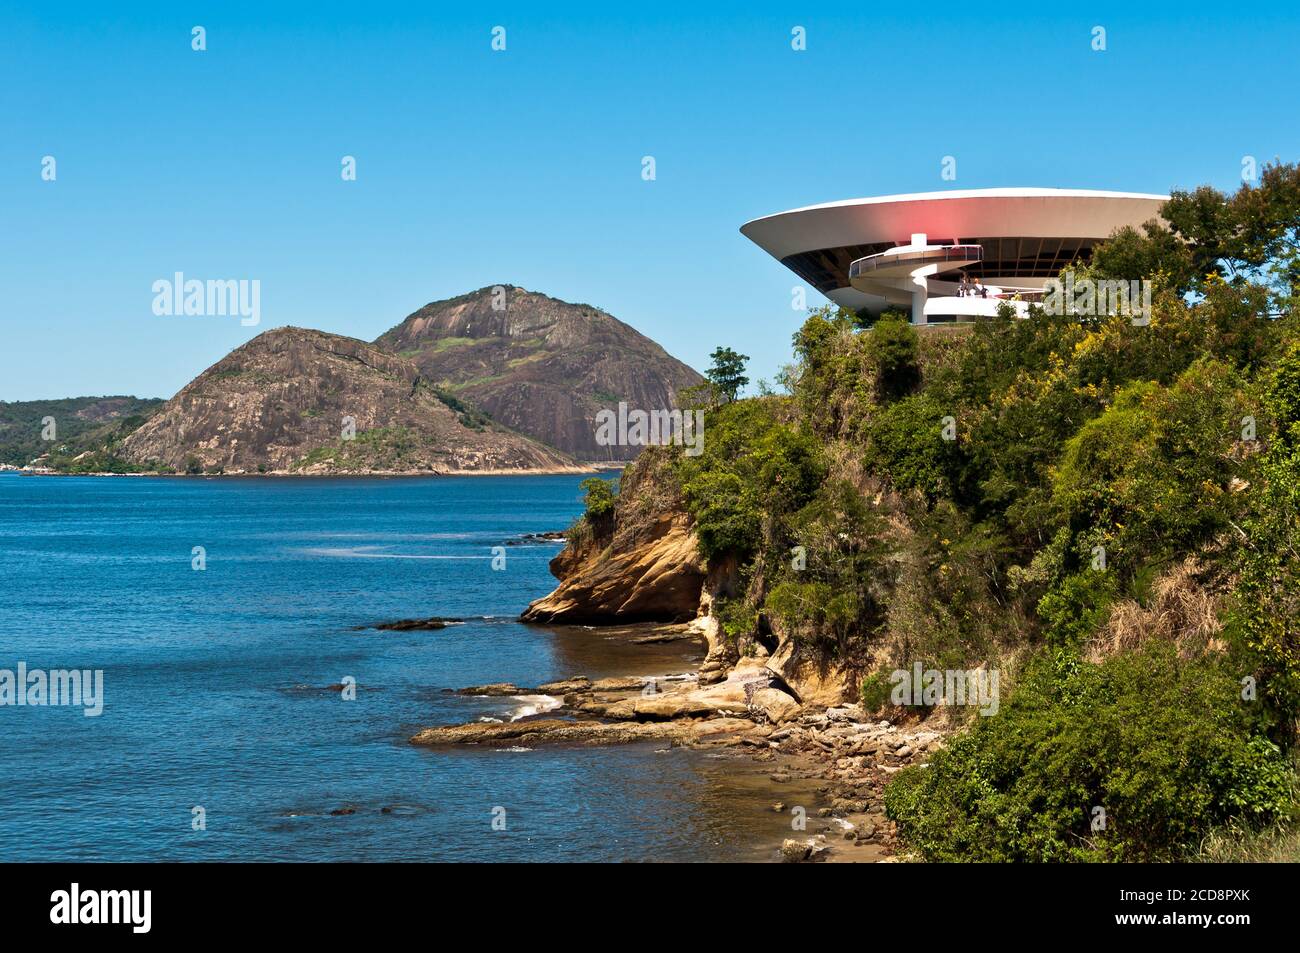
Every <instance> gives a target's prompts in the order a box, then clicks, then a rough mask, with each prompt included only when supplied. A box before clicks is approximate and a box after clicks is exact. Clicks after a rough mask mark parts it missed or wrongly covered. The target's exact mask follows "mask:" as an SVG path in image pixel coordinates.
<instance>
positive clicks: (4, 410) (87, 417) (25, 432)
mask: <svg viewBox="0 0 1300 953" xmlns="http://www.w3.org/2000/svg"><path fill="white" fill-rule="evenodd" d="M162 403H163V402H162V400H161V399H160V398H156V397H149V398H140V397H121V396H119V397H63V398H59V399H57V400H21V401H0V464H9V465H11V466H24V465H26V464H28V463H30V462H31V461H32V460H35V459H36V458H37V457H39V456H42V455H44V454H47V453H55V454H62V455H68V454H73V455H75V454H77V453H80V452H82V451H84V450H85V449H87V448H89V447H97V446H101V445H102V444H104V442H105V441H106V439H108V438H109V436H110V434H112V432H114V431H117V430H119V429H122V430H126V431H130V430H133V429H135V428H136V427H138V426H139V425H140V424H142V423H144V420H145V418H146V417H147V416H148V415H149V414H151V413H152V412H153V411H154V410H156V409H157V408H158V407H160V406H161V405H162ZM46 417H53V418H54V436H55V439H54V440H43V439H41V434H42V432H43V430H44V429H45V425H44V423H43V421H44V420H45V418H46Z"/></svg>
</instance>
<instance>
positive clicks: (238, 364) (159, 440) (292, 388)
mask: <svg viewBox="0 0 1300 953" xmlns="http://www.w3.org/2000/svg"><path fill="white" fill-rule="evenodd" d="M345 418H351V420H352V421H353V422H354V428H355V429H354V434H355V436H354V438H353V439H346V438H345V426H346V421H345ZM120 452H121V454H122V456H123V457H125V458H126V459H128V460H133V461H138V462H140V463H150V462H155V461H156V462H160V463H162V464H164V465H168V466H171V467H173V468H175V469H176V470H178V471H181V472H225V473H259V472H277V473H303V474H315V473H365V472H393V473H403V472H432V473H455V472H476V471H478V472H481V471H504V472H512V471H528V470H545V471H553V472H578V471H580V469H581V468H580V467H579V466H578V465H577V464H576V463H575V461H573V460H572V459H570V458H569V457H567V456H565V455H564V454H561V453H558V452H557V451H555V450H553V449H551V448H550V447H545V446H542V445H541V444H539V443H537V442H536V441H533V440H530V439H528V438H527V437H524V436H521V435H520V434H516V433H511V432H509V431H508V430H506V429H505V428H503V427H501V426H499V425H496V424H493V423H490V422H486V421H483V420H480V419H474V418H473V417H471V416H470V415H468V414H466V413H463V412H457V411H456V410H453V409H452V407H450V406H448V404H447V403H446V402H444V401H443V400H442V399H440V397H439V396H438V394H437V393H436V392H435V390H434V389H433V388H432V387H431V386H430V385H429V384H428V382H427V381H426V380H425V378H424V377H423V376H422V375H421V373H420V371H419V369H418V368H417V367H416V366H415V365H414V364H412V363H411V362H410V361H407V360H404V359H403V358H400V357H396V356H394V355H392V354H388V353H386V352H384V351H382V350H380V349H378V348H376V347H373V346H371V345H369V344H366V343H365V342H363V341H358V340H355V339H353V338H347V337H341V336H339V335H336V334H326V333H324V332H321V331H310V330H305V329H302V328H276V329H274V330H271V331H267V332H265V333H264V334H260V335H258V336H257V337H256V338H254V339H253V340H251V341H249V342H248V343H247V344H245V345H244V346H243V347H240V348H237V349H236V350H234V351H232V352H231V353H230V354H228V355H227V356H226V357H224V358H222V359H221V360H220V361H218V362H217V363H216V364H214V365H213V366H212V367H210V368H208V369H207V370H206V371H204V372H203V373H202V374H200V375H199V376H198V377H196V378H195V379H194V380H193V381H191V382H190V383H189V384H187V385H186V386H185V387H184V388H182V389H181V391H180V393H178V394H177V395H176V396H175V397H173V398H172V399H171V400H169V401H167V403H166V404H165V405H163V407H162V408H161V409H160V410H159V411H158V412H157V413H155V414H154V415H153V416H152V417H151V418H150V419H149V420H148V421H147V422H146V423H145V424H144V425H143V426H141V427H140V428H139V429H138V430H136V431H135V432H133V433H132V434H131V435H130V436H128V437H127V438H126V439H125V440H124V441H123V442H122V444H121V450H120Z"/></svg>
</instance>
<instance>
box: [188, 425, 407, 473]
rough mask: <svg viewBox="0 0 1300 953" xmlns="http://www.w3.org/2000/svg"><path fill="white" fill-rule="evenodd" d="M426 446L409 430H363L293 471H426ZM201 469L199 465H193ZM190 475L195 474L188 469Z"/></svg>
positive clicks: (318, 452) (315, 453)
mask: <svg viewBox="0 0 1300 953" xmlns="http://www.w3.org/2000/svg"><path fill="white" fill-rule="evenodd" d="M425 449H426V445H425V444H424V443H423V442H422V440H421V438H420V437H419V435H417V434H414V433H412V432H411V431H409V430H407V429H406V428H405V427H375V428H373V429H371V430H359V431H357V435H356V436H355V437H354V438H353V439H351V440H339V441H336V442H335V443H331V444H327V445H325V446H322V447H317V448H315V449H314V450H312V451H310V452H309V453H307V454H306V455H305V456H304V457H303V458H302V459H301V460H299V461H298V462H297V463H295V464H293V465H292V466H291V467H290V468H289V469H290V470H307V469H311V468H312V467H316V466H320V465H322V464H329V466H330V468H331V469H332V470H335V471H338V472H348V471H358V472H360V471H366V470H392V471H396V472H401V471H405V470H421V469H425V467H426V464H425V460H424V457H423V455H422V454H423V451H424V450H425ZM193 462H194V464H195V465H197V463H198V461H193ZM187 472H193V471H191V470H190V469H189V468H188V467H187Z"/></svg>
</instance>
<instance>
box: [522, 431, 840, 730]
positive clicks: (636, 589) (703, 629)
mask: <svg viewBox="0 0 1300 953" xmlns="http://www.w3.org/2000/svg"><path fill="white" fill-rule="evenodd" d="M550 568H551V572H552V574H553V575H554V576H555V577H556V578H557V579H559V581H560V584H559V585H558V586H557V587H556V589H555V590H554V591H553V592H551V593H550V594H549V595H547V596H545V597H543V598H541V599H538V600H537V601H535V602H533V603H532V604H531V605H529V606H528V608H527V609H526V610H525V611H524V613H523V615H522V616H521V619H522V621H524V622H539V623H551V624H583V625H620V624H626V623H630V622H690V623H691V624H692V626H693V628H694V629H695V631H697V632H698V634H699V635H700V636H701V637H702V638H703V639H704V641H705V642H706V644H707V655H706V658H705V661H704V663H703V665H701V667H700V671H699V685H700V689H699V691H697V692H694V693H689V694H682V695H678V696H674V697H673V699H672V700H671V702H667V701H654V700H651V701H641V702H633V703H631V704H634V705H638V704H639V705H645V706H651V707H653V706H654V705H664V704H671V705H699V706H705V707H707V706H709V705H714V704H715V703H716V705H717V706H722V707H723V708H725V707H726V706H728V705H732V704H734V703H735V701H736V697H737V693H739V695H740V696H741V697H744V696H746V694H748V699H749V703H750V704H751V707H752V704H753V703H754V693H755V692H756V691H757V692H763V693H765V694H760V695H758V700H759V704H760V705H761V706H775V707H774V710H775V708H782V706H787V703H788V702H789V700H790V699H793V700H794V702H795V708H797V707H798V705H804V704H814V705H823V706H824V705H836V704H839V703H841V702H842V701H844V700H848V699H851V698H853V697H854V695H855V689H856V682H855V678H854V676H853V673H852V672H850V671H849V670H847V669H846V668H845V667H843V666H839V665H829V664H825V663H821V662H818V661H817V660H815V659H813V658H810V657H808V656H807V655H806V654H805V653H802V652H800V651H799V649H798V646H797V644H796V642H795V640H794V639H792V638H789V637H787V636H786V635H785V634H783V633H781V632H780V631H775V630H772V629H771V628H770V626H768V624H767V621H766V620H762V625H763V627H764V630H765V632H766V634H765V635H764V636H762V637H759V636H758V633H756V632H755V633H742V634H740V635H735V634H733V635H728V634H727V633H726V632H725V631H724V630H723V627H722V624H721V621H720V620H719V619H718V617H717V616H716V615H715V613H714V608H715V604H716V603H717V601H718V600H720V599H722V598H724V597H731V596H734V595H736V594H737V593H738V590H739V580H738V578H737V566H736V565H735V563H734V561H729V560H721V561H718V562H715V563H714V564H712V565H710V564H709V563H707V562H706V561H705V560H704V559H703V558H702V557H701V556H700V555H699V547H698V540H697V538H696V535H695V530H694V526H693V522H692V520H691V517H690V514H689V513H688V512H687V509H686V506H685V504H684V502H683V500H682V497H681V492H680V489H679V488H678V486H677V482H676V478H675V475H674V473H673V466H672V459H671V456H670V451H668V450H666V449H662V448H651V449H648V450H646V451H645V452H643V453H642V454H641V456H639V457H638V458H637V460H636V462H634V463H633V464H632V465H630V466H629V467H628V468H627V469H626V470H625V471H624V475H623V478H622V481H621V487H620V492H619V495H618V498H617V501H616V504H615V508H614V512H613V513H612V514H610V515H608V516H607V517H605V518H603V519H598V520H596V521H594V523H593V521H591V520H590V518H589V517H584V518H583V519H582V520H580V521H579V523H578V524H577V525H576V526H575V527H574V528H573V530H571V531H570V533H569V543H568V545H567V546H566V547H565V548H564V549H563V550H562V551H561V552H560V553H559V555H557V556H556V557H555V558H554V559H552V560H551V567H550ZM769 690H770V691H771V692H776V693H777V694H766V693H767V692H768V691H769ZM782 696H784V697H782ZM715 707H716V706H715ZM787 707H788V706H787ZM782 710H783V714H782V715H781V718H782V719H783V718H785V717H792V713H793V710H794V709H793V708H791V709H789V710H785V709H784V708H782ZM633 714H634V715H635V716H636V717H642V716H645V715H646V714H648V713H647V712H643V711H640V710H636V711H634V712H633ZM769 714H771V712H769ZM778 720H780V719H778Z"/></svg>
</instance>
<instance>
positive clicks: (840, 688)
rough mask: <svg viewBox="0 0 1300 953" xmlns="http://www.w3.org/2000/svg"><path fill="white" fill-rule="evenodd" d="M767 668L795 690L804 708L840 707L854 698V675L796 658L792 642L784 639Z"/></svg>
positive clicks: (832, 666)
mask: <svg viewBox="0 0 1300 953" xmlns="http://www.w3.org/2000/svg"><path fill="white" fill-rule="evenodd" d="M767 667H768V668H769V669H770V670H771V671H773V672H774V673H776V674H777V675H779V676H780V677H781V678H782V679H783V680H784V681H785V682H786V684H788V685H789V686H790V687H791V688H793V689H794V691H795V692H796V693H797V694H798V696H799V700H800V701H801V702H803V703H804V704H805V705H821V706H823V707H825V706H828V705H838V704H840V703H841V702H843V701H846V700H849V699H851V698H853V697H854V691H853V687H854V682H853V678H852V675H851V673H849V672H848V671H846V670H845V669H844V668H843V667H842V666H837V665H817V664H816V663H814V662H812V661H809V660H807V659H801V658H797V657H796V654H795V651H794V642H793V640H792V639H789V638H782V639H781V641H780V643H779V644H778V645H777V648H776V651H775V652H773V653H772V656H771V658H769V659H768V660H767Z"/></svg>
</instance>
